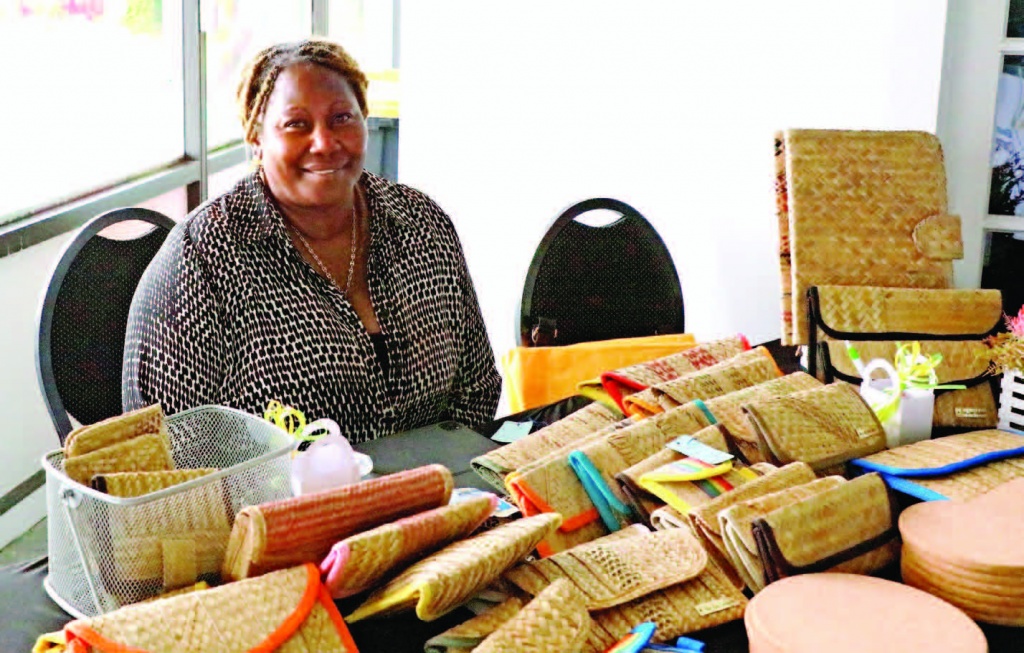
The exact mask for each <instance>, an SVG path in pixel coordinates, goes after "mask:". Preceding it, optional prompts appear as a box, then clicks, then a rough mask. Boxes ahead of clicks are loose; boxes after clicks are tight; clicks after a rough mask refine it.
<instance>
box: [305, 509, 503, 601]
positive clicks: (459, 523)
mask: <svg viewBox="0 0 1024 653" xmlns="http://www.w3.org/2000/svg"><path fill="white" fill-rule="evenodd" d="M497 505H498V498H497V497H495V496H494V495H491V496H482V497H474V498H472V499H468V500H466V501H461V502H459V503H454V504H449V505H447V506H442V507H440V508H435V509H433V510H428V511H426V512H421V513H419V514H417V515H413V516H412V517H405V518H404V519H399V520H398V521H396V522H394V523H391V524H385V525H383V526H378V527H377V528H374V529H372V530H369V531H366V532H364V533H359V534H358V535H353V536H352V537H349V538H346V539H344V540H342V541H341V542H338V543H337V544H335V545H334V546H332V547H331V552H330V553H328V554H327V557H326V558H324V560H323V562H321V563H320V572H321V573H322V574H323V577H324V584H325V585H326V586H327V589H328V590H330V592H331V596H333V597H334V598H337V599H340V598H344V597H346V596H351V595H352V594H356V593H358V592H361V591H363V590H366V589H369V588H370V587H372V586H374V585H375V584H377V583H378V582H379V581H381V580H382V579H383V578H384V577H385V576H386V575H387V574H388V573H389V572H391V571H393V570H395V569H397V568H398V567H399V566H401V565H402V564H403V563H407V562H409V561H411V560H413V559H415V558H416V557H418V556H421V555H424V554H427V553H430V552H431V551H433V550H434V549H437V548H440V547H442V546H444V545H446V544H449V543H451V542H454V541H456V540H460V539H463V538H465V537H468V536H469V534H470V533H472V532H473V531H475V530H476V529H477V528H478V527H479V526H480V524H482V523H483V522H484V520H485V519H487V517H488V516H490V514H491V513H492V512H494V509H495V507H497Z"/></svg>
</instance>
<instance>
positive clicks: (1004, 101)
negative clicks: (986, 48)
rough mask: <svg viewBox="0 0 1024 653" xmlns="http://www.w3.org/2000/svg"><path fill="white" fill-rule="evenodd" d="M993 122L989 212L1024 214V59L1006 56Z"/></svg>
mask: <svg viewBox="0 0 1024 653" xmlns="http://www.w3.org/2000/svg"><path fill="white" fill-rule="evenodd" d="M994 123H995V124H994V125H993V128H992V156H991V159H990V161H989V165H991V166H992V185H991V189H990V191H989V197H988V212H989V213H990V214H992V215H1024V56H1020V55H1006V56H1004V57H1003V71H1002V73H1001V74H1000V75H999V85H998V90H997V91H996V115H995V120H994Z"/></svg>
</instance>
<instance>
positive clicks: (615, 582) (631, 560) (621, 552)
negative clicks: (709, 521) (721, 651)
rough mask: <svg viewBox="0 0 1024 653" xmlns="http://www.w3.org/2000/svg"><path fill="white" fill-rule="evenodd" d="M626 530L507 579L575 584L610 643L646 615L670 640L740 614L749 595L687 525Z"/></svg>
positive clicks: (531, 590) (532, 588)
mask: <svg viewBox="0 0 1024 653" xmlns="http://www.w3.org/2000/svg"><path fill="white" fill-rule="evenodd" d="M629 532H630V535H628V536H624V537H623V536H618V535H619V534H616V535H613V536H610V537H608V538H602V539H599V540H595V541H594V542H590V543H587V544H583V545H580V546H577V547H575V548H573V549H571V550H569V551H564V552H562V553H559V554H557V555H555V556H552V557H551V558H548V559H545V560H538V561H535V562H530V563H525V564H522V565H519V566H517V567H514V568H513V569H511V570H510V571H509V572H508V573H507V574H505V580H507V581H509V582H510V583H512V584H513V585H515V586H516V587H517V588H519V589H520V590H522V591H524V592H526V593H527V594H529V595H531V596H536V595H538V594H540V593H541V592H542V591H543V590H544V588H546V587H549V586H550V584H551V583H554V582H557V581H559V580H565V581H568V582H570V583H572V585H573V586H575V587H576V589H577V590H578V591H579V593H580V595H581V596H582V597H583V601H584V602H585V604H586V607H587V608H588V609H589V610H590V611H591V615H592V617H593V618H594V622H595V624H596V626H597V628H599V629H600V630H602V631H604V633H605V634H606V635H607V639H610V640H611V641H616V640H618V639H620V638H621V637H623V636H624V635H626V634H627V633H628V632H629V631H630V629H632V628H633V627H635V626H636V625H637V624H639V623H643V622H645V621H654V622H655V623H656V624H657V630H656V638H657V639H658V641H665V640H668V639H672V638H675V637H678V636H679V635H683V634H686V633H689V632H693V631H695V630H701V629H703V628H709V627H712V626H716V625H719V624H722V623H726V622H728V621H732V620H734V619H738V618H739V617H740V616H742V614H743V608H744V606H745V605H746V602H747V600H746V598H745V597H744V596H743V595H742V594H741V593H740V592H739V591H738V590H737V589H736V588H735V587H733V586H732V584H730V583H729V581H728V580H727V579H726V578H725V576H724V575H723V574H722V573H721V571H720V570H719V569H718V568H717V567H716V565H715V564H714V562H712V561H711V560H710V559H709V558H708V555H707V553H706V552H705V551H704V549H703V547H701V545H700V543H699V542H698V541H697V540H696V539H695V538H694V537H693V535H691V534H690V533H689V532H688V531H686V530H684V529H673V530H665V531H657V532H654V533H651V532H646V529H643V527H641V526H639V525H635V526H633V527H631V528H630V529H629Z"/></svg>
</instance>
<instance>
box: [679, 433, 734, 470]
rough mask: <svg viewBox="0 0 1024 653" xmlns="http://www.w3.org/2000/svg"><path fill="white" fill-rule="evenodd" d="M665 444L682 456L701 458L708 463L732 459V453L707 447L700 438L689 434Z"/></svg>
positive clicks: (720, 462) (716, 463)
mask: <svg viewBox="0 0 1024 653" xmlns="http://www.w3.org/2000/svg"><path fill="white" fill-rule="evenodd" d="M665 446H666V447H668V448H669V449H672V450H673V451H678V452H679V453H681V454H683V455H684V456H688V457H690V458H696V459H697V460H702V461H704V462H706V463H707V464H709V465H721V464H722V463H724V462H727V461H730V460H732V459H733V455H732V454H731V453H726V452H725V451H719V450H718V449H715V448H714V447H709V446H708V445H706V444H704V443H703V442H701V441H700V440H697V439H696V438H694V437H693V436H689V435H681V436H679V437H678V438H676V439H675V440H672V441H671V442H669V443H668V444H667V445H665Z"/></svg>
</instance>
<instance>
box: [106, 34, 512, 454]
mask: <svg viewBox="0 0 1024 653" xmlns="http://www.w3.org/2000/svg"><path fill="white" fill-rule="evenodd" d="M366 86H367V81H366V77H365V76H364V75H363V73H362V72H361V71H360V70H359V68H358V66H357V65H356V63H355V61H354V60H353V59H352V58H351V57H349V56H348V54H346V53H345V51H344V50H343V49H342V48H341V47H340V46H338V45H336V44H333V43H330V42H326V41H319V40H306V41H301V42H298V43H291V44H282V45H277V46H273V47H270V48H267V49H266V50H264V51H262V52H260V53H259V54H258V55H257V56H256V58H255V59H254V60H253V61H252V62H251V64H250V65H249V67H248V68H247V70H246V72H245V75H244V77H243V79H242V82H241V84H240V85H239V89H238V100H239V104H240V108H241V112H242V123H243V128H244V131H245V140H246V143H248V144H249V145H250V147H251V148H252V151H253V153H254V155H255V158H256V159H257V160H258V162H259V169H258V170H257V171H256V172H255V173H253V174H251V175H249V176H248V177H245V178H244V179H242V180H241V181H240V182H239V183H238V184H237V185H236V186H235V187H234V189H232V190H231V191H230V192H228V193H227V194H225V195H222V196H221V197H218V198H216V199H212V200H210V201H209V202H207V203H206V204H204V205H203V206H200V207H199V208H198V209H196V210H195V211H193V212H192V214H191V215H189V217H187V218H186V219H185V221H184V222H183V223H182V224H180V225H179V226H178V227H177V228H176V229H174V231H172V233H171V235H170V236H168V239H167V242H166V243H165V244H164V246H163V248H162V249H161V250H160V252H159V253H158V254H157V256H156V258H155V259H154V261H153V263H152V264H151V265H150V267H149V269H148V270H147V271H146V274H145V276H144V277H143V279H142V281H141V282H140V284H139V288H138V290H137V291H136V295H135V299H134V301H133V303H132V309H131V314H130V316H129V324H128V335H127V339H126V342H125V363H124V392H123V395H124V396H123V399H124V407H125V409H126V410H128V409H133V408H137V407H140V406H143V405H147V404H150V403H153V402H160V403H161V404H163V406H164V408H165V410H167V412H168V413H173V412H177V411H180V410H184V409H186V408H190V407H193V406H199V405H203V404H221V405H227V406H234V407H237V408H240V409H242V410H245V411H248V412H253V413H260V414H261V413H262V412H263V410H264V408H265V407H266V405H267V402H269V401H270V400H272V399H277V400H279V401H281V402H283V403H285V404H287V405H292V406H295V407H296V408H298V409H299V410H301V411H303V412H304V413H305V415H306V417H307V418H309V419H318V418H322V417H330V418H333V419H334V420H336V421H337V422H338V423H339V424H340V425H341V427H342V431H343V432H344V434H345V435H346V436H347V437H348V438H349V440H351V441H352V442H361V441H363V440H367V439H371V438H376V437H381V436H385V435H389V434H391V433H396V432H399V431H404V430H408V429H411V428H415V427H418V426H423V425H426V424H431V423H435V422H438V421H441V420H445V419H454V420H457V421H460V422H464V423H467V424H471V425H472V424H478V423H480V422H484V421H486V420H488V419H491V418H492V417H493V416H494V411H495V408H496V407H497V401H498V394H499V390H500V385H501V380H500V377H499V376H498V372H497V370H496V368H495V365H494V355H493V352H492V350H491V347H490V343H489V342H488V340H487V334H486V331H485V329H484V324H483V319H482V317H481V315H480V308H479V305H478V304H477V300H476V294H475V292H474V290H473V284H472V281H471V279H470V277H469V273H468V271H467V269H466V263H465V258H464V257H463V253H462V248H461V245H460V244H459V239H458V236H457V235H456V233H455V229H454V227H453V226H452V223H451V221H450V220H449V218H448V217H447V216H446V215H445V214H444V212H443V211H441V209H440V208H439V207H438V206H437V205H436V204H434V202H433V201H431V200H430V198H428V197H426V196H425V195H424V194H422V193H420V192H418V191H416V190H413V189H412V188H409V187H407V186H403V185H401V184H395V183H392V182H389V181H386V180H384V179H381V178H380V177H377V176H375V175H372V174H370V173H368V172H366V171H364V170H363V160H364V157H365V153H366V142H367V129H366V113H367V112H366Z"/></svg>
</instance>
